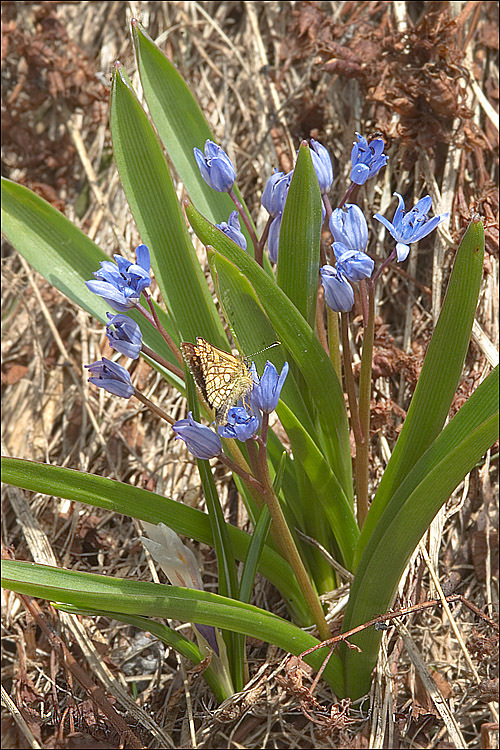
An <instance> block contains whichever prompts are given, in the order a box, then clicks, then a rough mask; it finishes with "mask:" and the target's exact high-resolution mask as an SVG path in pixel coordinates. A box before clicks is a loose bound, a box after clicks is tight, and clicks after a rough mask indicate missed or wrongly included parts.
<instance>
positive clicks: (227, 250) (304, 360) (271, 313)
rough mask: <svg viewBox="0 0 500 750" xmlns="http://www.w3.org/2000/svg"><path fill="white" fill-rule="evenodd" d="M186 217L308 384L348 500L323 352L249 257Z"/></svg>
mask: <svg viewBox="0 0 500 750" xmlns="http://www.w3.org/2000/svg"><path fill="white" fill-rule="evenodd" d="M186 213H187V215H188V218H189V221H190V222H191V225H192V227H193V229H194V230H195V232H196V234H197V235H198V237H200V239H201V241H202V242H203V243H204V244H205V245H212V246H213V247H215V249H216V250H217V251H218V252H220V253H221V254H222V255H224V256H225V257H226V258H227V259H228V260H230V261H231V262H232V263H234V264H235V265H236V266H237V268H239V269H240V271H241V272H242V273H243V274H244V275H245V276H246V278H247V279H248V281H249V282H250V284H251V285H252V287H253V289H254V290H255V293H256V295H257V297H258V299H259V301H260V304H261V305H262V307H263V308H264V310H265V312H266V314H267V316H268V317H269V320H270V321H271V325H272V326H273V328H274V329H275V331H276V333H277V334H278V338H279V340H280V341H281V342H282V343H283V345H284V346H285V347H286V349H287V350H288V351H289V352H290V354H291V356H292V357H293V359H294V360H295V362H296V364H297V366H298V368H299V370H300V371H301V373H302V376H303V377H304V380H305V381H306V382H307V384H308V385H309V388H310V390H311V398H312V399H313V401H314V403H315V405H316V408H317V412H318V421H319V424H320V425H321V440H322V447H324V449H325V450H326V453H327V456H328V460H329V463H330V466H331V467H332V470H333V471H334V473H335V474H336V476H337V478H338V480H339V482H340V484H341V485H342V488H343V490H344V493H345V495H346V497H347V498H348V499H349V500H351V498H352V494H353V487H352V471H351V451H350V444H349V429H348V423H347V415H346V409H345V403H344V396H343V394H342V390H341V388H340V384H339V381H338V378H337V375H336V373H335V370H334V369H333V366H332V363H331V362H330V360H329V358H328V356H327V355H326V352H325V350H324V349H323V347H322V346H321V344H320V343H319V341H318V339H317V338H316V336H315V334H314V331H313V330H312V328H311V327H310V326H309V324H308V323H307V322H306V321H305V320H304V318H303V316H302V315H301V313H300V312H299V311H298V310H297V308H296V307H295V305H293V304H292V302H290V300H289V299H288V297H287V296H286V295H285V293H284V292H283V291H282V290H281V289H280V288H279V287H278V286H277V285H276V284H275V282H274V281H273V280H272V279H270V278H269V276H268V275H267V274H266V272H265V271H263V269H262V268H260V266H259V265H258V264H257V263H256V262H255V261H254V260H253V259H252V258H250V257H249V256H248V255H247V254H246V253H245V252H243V250H242V249H241V248H240V247H238V246H237V245H236V244H235V243H234V242H231V241H230V240H229V239H228V238H226V237H225V236H224V235H222V233H221V232H219V231H218V230H217V229H215V228H214V227H212V226H211V225H210V224H209V222H207V220H206V219H205V218H204V217H203V216H201V215H200V214H199V213H198V211H196V209H195V208H194V207H193V206H191V205H188V206H186Z"/></svg>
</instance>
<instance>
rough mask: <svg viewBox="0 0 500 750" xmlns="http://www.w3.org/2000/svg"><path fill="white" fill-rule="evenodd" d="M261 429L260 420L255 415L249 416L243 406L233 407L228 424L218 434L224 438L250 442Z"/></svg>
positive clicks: (229, 413)
mask: <svg viewBox="0 0 500 750" xmlns="http://www.w3.org/2000/svg"><path fill="white" fill-rule="evenodd" d="M259 428H260V420H259V418H258V417H257V416H256V415H255V414H249V413H248V412H247V410H246V409H245V408H244V407H243V406H232V407H231V408H230V409H229V411H228V413H227V422H226V424H224V425H221V426H220V427H219V428H218V429H217V432H218V433H219V435H220V436H221V437H224V438H235V439H236V440H241V441H245V440H250V438H251V437H253V436H254V435H255V433H256V432H257V431H258V430H259Z"/></svg>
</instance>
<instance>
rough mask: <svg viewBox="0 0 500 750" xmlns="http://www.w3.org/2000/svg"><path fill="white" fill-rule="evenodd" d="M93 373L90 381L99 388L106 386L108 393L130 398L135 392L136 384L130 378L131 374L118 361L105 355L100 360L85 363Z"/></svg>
mask: <svg viewBox="0 0 500 750" xmlns="http://www.w3.org/2000/svg"><path fill="white" fill-rule="evenodd" d="M85 367H86V368H87V369H88V370H89V371H90V374H91V375H92V377H91V378H89V383H93V384H94V385H96V386H97V387H98V388H104V390H105V391H108V393H112V394H113V395H115V396H121V397H122V398H130V397H131V396H132V395H133V393H134V386H133V385H132V381H131V379H130V374H129V372H128V370H126V369H125V368H124V367H122V366H121V365H119V364H117V362H111V360H109V359H106V357H103V358H102V360H99V361H98V362H93V363H92V364H91V365H85Z"/></svg>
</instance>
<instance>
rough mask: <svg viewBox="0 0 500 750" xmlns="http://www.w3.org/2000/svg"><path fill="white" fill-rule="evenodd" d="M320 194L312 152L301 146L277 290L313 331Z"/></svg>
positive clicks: (285, 218)
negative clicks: (278, 289) (285, 297)
mask: <svg viewBox="0 0 500 750" xmlns="http://www.w3.org/2000/svg"><path fill="white" fill-rule="evenodd" d="M320 239H321V194H320V190H319V184H318V178H317V176H316V172H315V170H314V166H313V163H312V159H311V154H310V152H309V146H308V145H307V144H302V145H301V146H300V149H299V155H298V158H297V164H296V165H295V169H294V172H293V177H292V181H291V183H290V188H289V190H288V195H287V199H286V204H285V210H284V211H283V219H282V221H281V228H280V241H279V255H278V269H277V277H276V281H277V283H278V286H279V287H280V288H281V289H282V290H283V291H284V292H285V294H286V295H287V297H288V298H289V299H290V300H291V301H292V302H293V304H294V305H295V307H296V308H297V310H300V312H301V313H302V315H303V316H304V318H305V319H306V320H307V322H308V323H309V325H310V326H311V328H312V329H314V326H315V321H316V300H317V298H318V279H319V246H320Z"/></svg>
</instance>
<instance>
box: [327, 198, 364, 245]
mask: <svg viewBox="0 0 500 750" xmlns="http://www.w3.org/2000/svg"><path fill="white" fill-rule="evenodd" d="M330 232H331V233H332V234H333V239H334V240H335V241H336V242H341V243H342V244H343V245H345V247H347V248H348V249H349V250H357V251H359V252H363V251H364V250H366V246H367V244H368V224H367V223H366V219H365V215H364V213H363V211H362V210H361V209H360V207H359V206H357V205H356V204H355V203H347V204H346V205H345V206H344V208H336V209H335V210H334V211H332V215H331V216H330Z"/></svg>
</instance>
